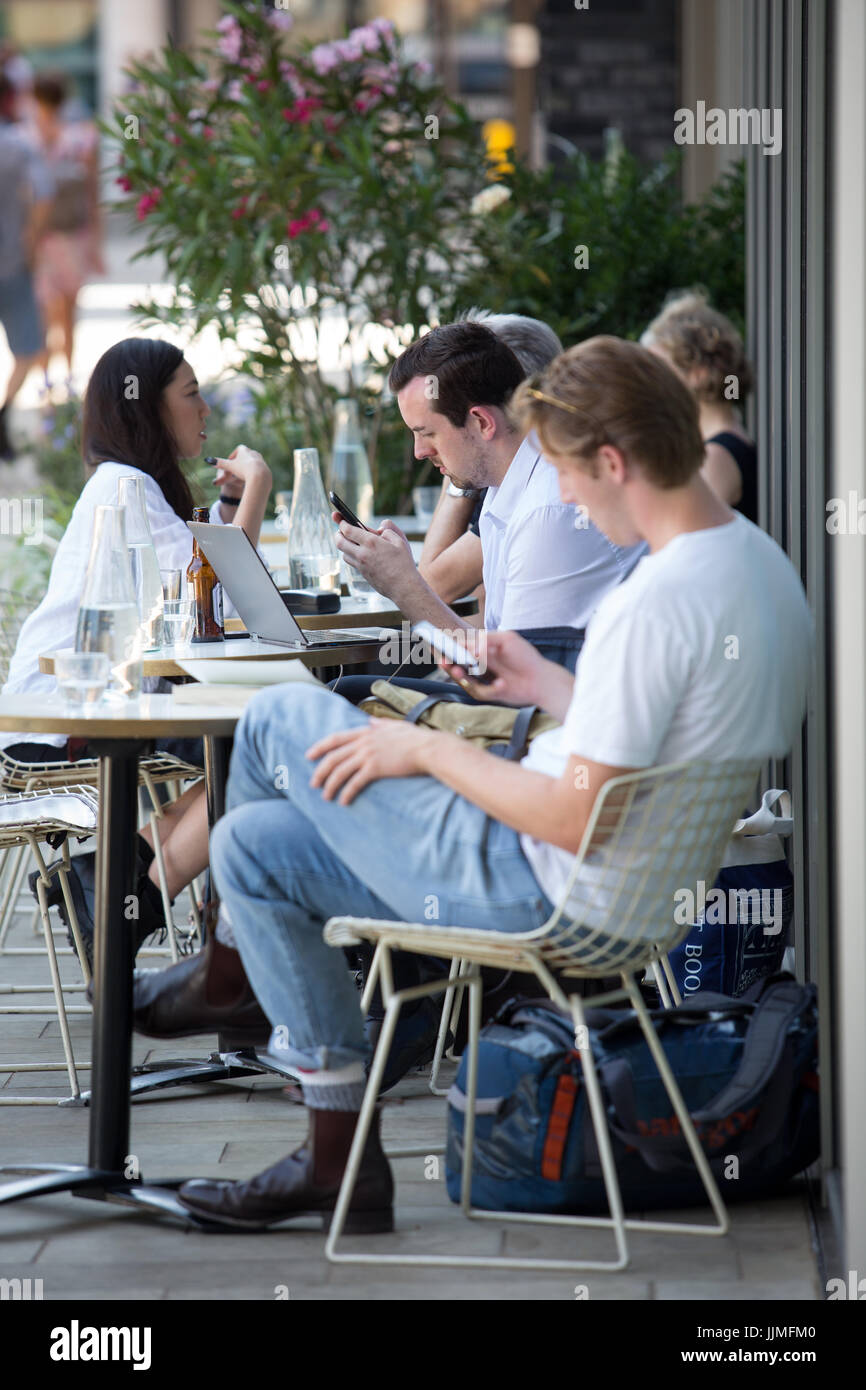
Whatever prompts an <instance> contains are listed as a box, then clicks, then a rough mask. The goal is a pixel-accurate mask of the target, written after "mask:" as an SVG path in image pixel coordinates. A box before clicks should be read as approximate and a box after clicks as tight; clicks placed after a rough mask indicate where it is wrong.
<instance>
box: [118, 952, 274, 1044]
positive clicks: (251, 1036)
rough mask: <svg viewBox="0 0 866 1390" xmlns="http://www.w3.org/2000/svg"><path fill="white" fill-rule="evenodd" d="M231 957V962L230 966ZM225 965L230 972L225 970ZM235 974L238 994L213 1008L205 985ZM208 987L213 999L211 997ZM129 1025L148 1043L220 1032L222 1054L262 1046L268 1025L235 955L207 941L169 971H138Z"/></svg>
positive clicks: (170, 967)
mask: <svg viewBox="0 0 866 1390" xmlns="http://www.w3.org/2000/svg"><path fill="white" fill-rule="evenodd" d="M231 957H235V958H236V959H235V961H231ZM227 966H228V969H227ZM230 972H234V974H235V975H236V978H237V982H238V993H237V994H236V995H235V997H234V998H230V1002H229V1003H220V1004H212V1003H211V1002H210V1000H209V998H208V981H209V979H210V981H211V985H213V981H214V977H215V976H217V975H219V976H220V977H221V980H222V982H223V994H224V993H225V990H224V981H225V978H226V976H227V975H228V974H229V973H230ZM214 992H215V991H214V990H213V988H211V995H213V994H214ZM132 1007H133V1014H132V1021H133V1027H134V1029H135V1031H136V1032H137V1033H143V1034H144V1035H145V1037H148V1038H189V1037H192V1036H193V1034H195V1033H218V1034H219V1035H220V1047H221V1049H222V1050H223V1051H231V1050H232V1049H234V1048H243V1047H266V1046H267V1044H268V1040H269V1038H270V1036H271V1025H270V1023H269V1022H268V1019H267V1016H266V1015H265V1014H264V1012H263V1011H262V1007H261V1005H260V1004H259V1001H258V1000H257V999H256V996H255V995H254V994H253V991H252V989H251V987H250V983H249V980H248V979H247V977H246V975H245V974H244V969H243V966H242V965H241V963H240V957H239V956H238V953H237V952H236V951H232V950H231V949H230V948H229V947H228V946H223V945H222V943H221V942H219V941H217V940H216V939H215V938H214V937H213V936H208V938H207V942H206V944H205V946H204V947H203V948H202V950H201V951H199V952H198V954H197V955H195V956H190V957H188V958H187V959H186V960H179V961H178V962H177V964H176V965H172V966H169V968H168V969H167V970H136V972H135V978H134V980H133V986H132Z"/></svg>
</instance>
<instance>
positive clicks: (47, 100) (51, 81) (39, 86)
mask: <svg viewBox="0 0 866 1390" xmlns="http://www.w3.org/2000/svg"><path fill="white" fill-rule="evenodd" d="M33 95H34V97H35V98H36V100H37V101H39V102H41V103H42V105H43V106H47V107H48V108H49V109H50V110H51V111H59V110H60V107H61V106H62V105H63V103H64V102H65V101H66V98H67V97H68V95H69V83H68V82H67V81H66V78H65V77H64V76H63V74H62V73H59V72H39V73H37V74H36V76H35V77H34V79H33Z"/></svg>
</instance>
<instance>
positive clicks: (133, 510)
mask: <svg viewBox="0 0 866 1390" xmlns="http://www.w3.org/2000/svg"><path fill="white" fill-rule="evenodd" d="M117 505H118V506H119V507H125V508H126V543H127V545H128V546H129V560H130V564H131V566H132V582H133V585H134V586H135V597H136V601H137V603H138V616H139V619H140V621H141V632H142V642H143V644H144V650H145V651H155V649H156V648H157V647H161V646H162V580H161V578H160V573H159V559H158V557H157V553H156V547H155V545H154V543H153V536H152V535H151V533H150V522H149V521H148V519H147V502H146V500H145V495H144V478H141V477H138V476H136V475H135V474H134V473H128V474H126V475H125V476H124V477H122V478H118V480H117Z"/></svg>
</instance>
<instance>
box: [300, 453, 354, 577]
mask: <svg viewBox="0 0 866 1390" xmlns="http://www.w3.org/2000/svg"><path fill="white" fill-rule="evenodd" d="M346 500H347V501H348V498H347V499H346ZM288 543H289V547H288V548H289V588H290V589H330V590H333V589H339V582H340V578H339V577H340V552H339V551H338V550H337V547H336V544H335V542H334V523H333V522H332V520H331V509H330V507H329V505H328V501H327V498H326V497H325V489H324V486H323V484H322V474H321V472H320V469H319V451H318V449H296V450H295V484H294V488H293V489H292V510H291V512H290V514H289V532H288Z"/></svg>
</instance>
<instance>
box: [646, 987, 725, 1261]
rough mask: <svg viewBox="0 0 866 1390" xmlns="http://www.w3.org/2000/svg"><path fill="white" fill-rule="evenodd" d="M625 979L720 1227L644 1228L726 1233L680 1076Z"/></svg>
mask: <svg viewBox="0 0 866 1390" xmlns="http://www.w3.org/2000/svg"><path fill="white" fill-rule="evenodd" d="M622 979H623V984H624V986H625V989H626V991H627V993H628V996H629V999H630V1001H631V1005H632V1008H633V1009H634V1011H635V1014H636V1015H637V1017H638V1020H639V1022H640V1026H641V1030H642V1032H643V1035H644V1037H645V1038H646V1042H647V1046H648V1048H649V1050H650V1052H651V1054H652V1057H653V1061H654V1062H655V1064H656V1066H657V1067H658V1070H659V1075H660V1076H661V1079H662V1081H663V1083H664V1088H665V1090H666V1091H667V1093H668V1097H669V1099H670V1102H671V1104H672V1105H673V1107H674V1111H675V1113H676V1116H677V1119H678V1120H679V1122H680V1129H681V1131H682V1134H683V1138H684V1139H685V1141H686V1143H687V1144H688V1146H689V1151H690V1152H691V1155H692V1158H693V1159H694V1161H695V1167H696V1168H697V1170H698V1173H699V1174H700V1178H701V1182H702V1183H703V1185H704V1191H705V1192H706V1194H707V1198H708V1199H709V1202H710V1205H711V1207H712V1209H713V1212H714V1214H715V1217H716V1220H717V1222H718V1225H717V1226H706V1225H703V1226H702V1225H695V1224H694V1223H686V1222H649V1221H647V1222H642V1223H641V1224H642V1227H643V1229H644V1230H652V1229H656V1230H662V1231H679V1232H680V1233H682V1234H692V1233H694V1234H696V1235H697V1234H699V1235H705V1236H723V1235H726V1234H727V1232H728V1230H729V1228H730V1220H729V1218H728V1212H727V1208H726V1207H725V1204H724V1201H723V1200H722V1194H721V1193H720V1192H719V1189H718V1185H717V1183H716V1180H715V1178H714V1177H713V1171H712V1169H711V1168H710V1165H709V1162H708V1160H707V1156H706V1154H705V1153H704V1150H703V1147H702V1145H701V1141H700V1139H699V1138H698V1135H697V1131H696V1129H695V1126H694V1123H693V1121H692V1117H691V1115H690V1114H689V1110H688V1106H687V1105H686V1103H685V1101H684V1100H683V1094H682V1091H681V1090H680V1088H679V1085H678V1083H677V1079H676V1077H675V1076H674V1073H673V1069H672V1068H671V1064H670V1062H669V1061H668V1059H667V1056H666V1054H665V1050H664V1048H663V1047H662V1045H661V1042H660V1041H659V1036H658V1033H657V1032H656V1030H655V1028H654V1027H653V1024H652V1019H651V1018H650V1016H649V1014H648V1013H647V1008H646V1004H645V1003H644V1001H643V999H642V998H641V993H640V990H639V989H638V988H637V986H636V984H635V982H634V980H633V979H631V978H629V977H628V976H626V975H623V977H622Z"/></svg>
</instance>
